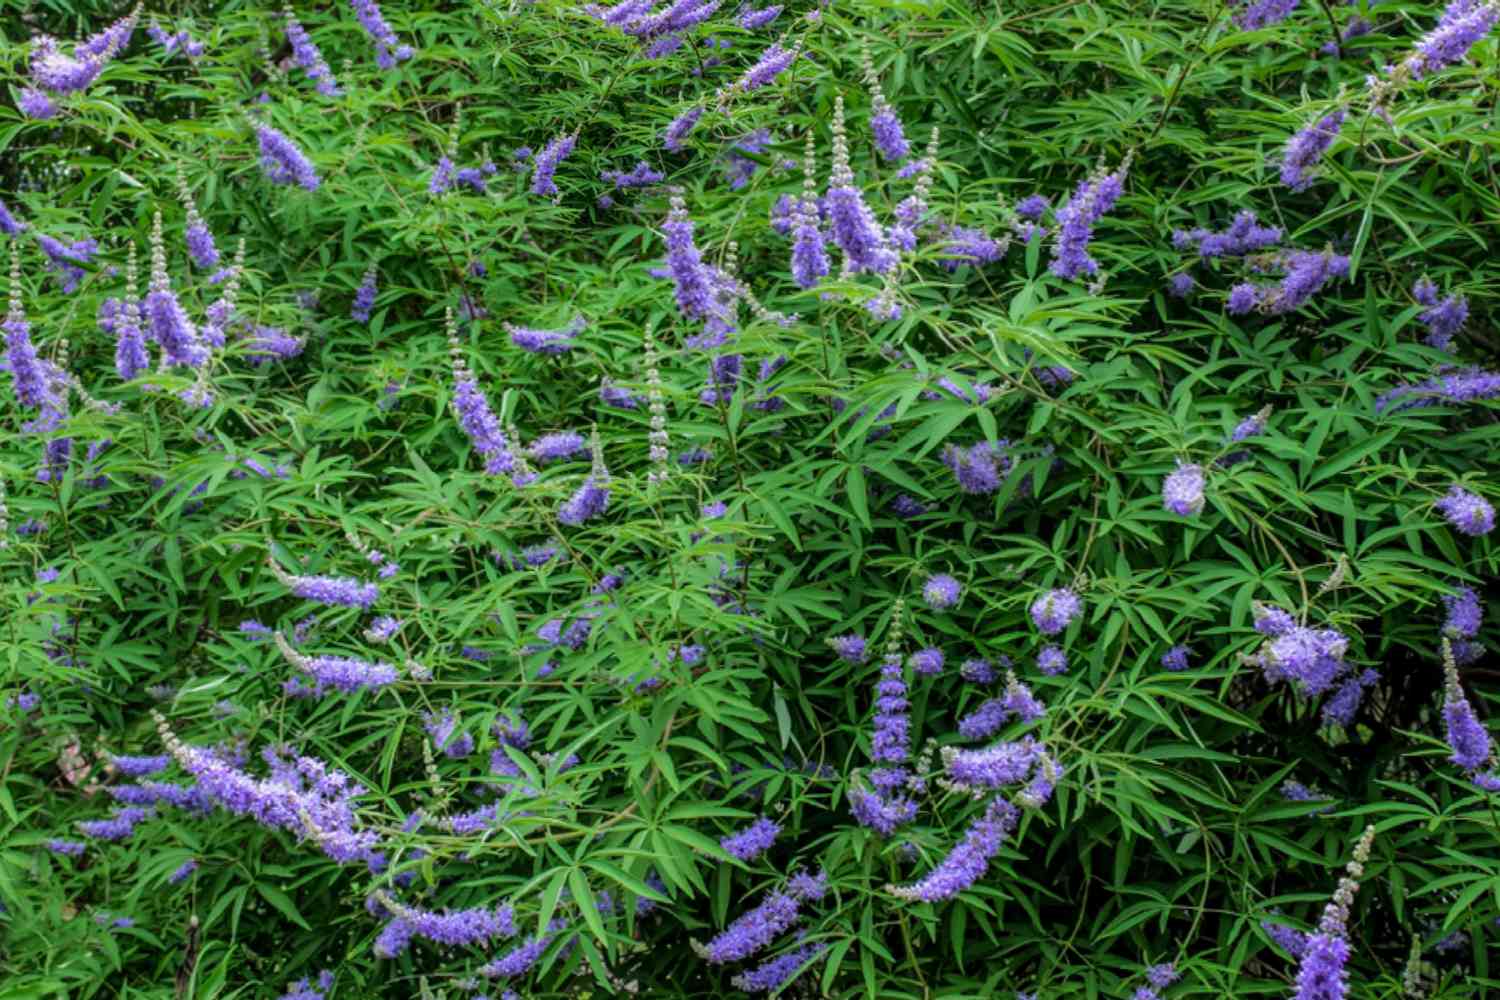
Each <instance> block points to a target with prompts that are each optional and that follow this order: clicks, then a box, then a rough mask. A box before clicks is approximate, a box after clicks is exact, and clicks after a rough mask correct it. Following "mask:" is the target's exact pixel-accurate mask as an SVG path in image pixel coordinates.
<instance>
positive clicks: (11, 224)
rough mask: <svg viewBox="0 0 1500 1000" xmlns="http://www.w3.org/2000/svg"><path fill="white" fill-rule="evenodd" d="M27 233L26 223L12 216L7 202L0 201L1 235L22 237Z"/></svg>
mask: <svg viewBox="0 0 1500 1000" xmlns="http://www.w3.org/2000/svg"><path fill="white" fill-rule="evenodd" d="M25 231H26V223H24V222H22V221H21V220H20V219H18V218H16V217H15V216H14V215H12V214H11V211H10V209H9V208H7V207H6V205H5V202H3V201H0V233H4V234H5V235H6V236H20V235H21V234H22V233H24V232H25Z"/></svg>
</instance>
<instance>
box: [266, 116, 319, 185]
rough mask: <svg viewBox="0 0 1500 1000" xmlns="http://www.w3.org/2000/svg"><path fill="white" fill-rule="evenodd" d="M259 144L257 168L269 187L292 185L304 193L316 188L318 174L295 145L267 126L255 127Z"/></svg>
mask: <svg viewBox="0 0 1500 1000" xmlns="http://www.w3.org/2000/svg"><path fill="white" fill-rule="evenodd" d="M255 136H256V139H257V140H258V141H259V142H260V166H261V169H262V170H263V171H265V175H266V178H267V179H268V180H269V181H271V183H273V184H291V183H293V182H295V183H296V184H297V185H298V186H299V187H301V188H302V189H304V190H306V191H316V190H317V189H318V184H319V180H318V172H317V170H316V169H315V168H314V167H313V165H312V161H310V160H309V159H308V158H307V155H306V154H305V153H303V152H302V150H300V149H298V148H297V145H296V143H294V142H292V140H290V139H288V138H287V137H286V136H285V135H283V134H282V133H281V132H279V131H277V130H276V129H274V128H272V127H271V126H269V125H265V124H259V125H256V126H255Z"/></svg>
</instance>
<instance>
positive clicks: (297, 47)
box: [286, 11, 343, 97]
mask: <svg viewBox="0 0 1500 1000" xmlns="http://www.w3.org/2000/svg"><path fill="white" fill-rule="evenodd" d="M286 40H287V41H288V42H289V43H290V44H291V46H292V58H293V59H294V60H296V62H297V65H298V66H301V67H302V71H303V72H304V73H306V74H307V78H308V79H309V80H311V81H313V83H315V84H316V85H317V90H318V93H320V94H322V95H323V96H324V97H338V96H339V95H340V94H342V93H343V91H342V90H340V89H339V84H338V81H337V80H335V79H334V78H333V70H331V69H329V68H328V63H327V62H325V61H324V60H323V53H321V52H319V51H318V47H317V46H316V45H314V44H313V40H312V39H311V38H309V37H308V35H307V31H306V30H305V29H304V28H303V27H302V24H301V22H299V21H298V20H297V18H296V17H294V16H293V15H292V14H291V12H290V11H288V12H287V14H286Z"/></svg>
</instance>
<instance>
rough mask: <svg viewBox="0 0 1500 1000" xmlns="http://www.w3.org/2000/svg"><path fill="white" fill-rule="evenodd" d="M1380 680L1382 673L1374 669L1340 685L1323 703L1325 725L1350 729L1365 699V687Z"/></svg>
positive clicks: (1348, 679) (1354, 676)
mask: <svg viewBox="0 0 1500 1000" xmlns="http://www.w3.org/2000/svg"><path fill="white" fill-rule="evenodd" d="M1379 680H1380V674H1379V673H1377V672H1376V671H1374V670H1366V671H1364V672H1363V673H1359V674H1355V675H1353V676H1351V677H1349V678H1347V679H1345V681H1344V682H1343V683H1342V684H1340V685H1339V688H1338V690H1336V691H1335V692H1334V693H1333V696H1332V697H1330V698H1329V699H1328V700H1327V701H1325V702H1324V703H1323V712H1322V717H1323V725H1325V726H1342V727H1343V728H1345V729H1348V728H1349V727H1350V726H1351V725H1353V724H1354V716H1355V715H1356V714H1357V713H1358V712H1359V706H1360V703H1361V702H1363V701H1364V696H1365V688H1368V687H1374V686H1375V684H1376V683H1377V682H1378V681H1379Z"/></svg>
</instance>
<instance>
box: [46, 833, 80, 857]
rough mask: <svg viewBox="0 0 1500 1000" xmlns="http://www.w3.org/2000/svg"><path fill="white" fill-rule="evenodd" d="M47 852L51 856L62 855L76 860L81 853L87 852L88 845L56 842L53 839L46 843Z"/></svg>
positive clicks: (64, 841)
mask: <svg viewBox="0 0 1500 1000" xmlns="http://www.w3.org/2000/svg"><path fill="white" fill-rule="evenodd" d="M47 850H49V851H51V852H52V853H53V854H63V855H66V856H67V857H70V858H77V857H81V856H82V855H83V852H84V851H86V850H88V845H87V844H84V843H81V842H79V841H77V840H58V839H57V838H55V837H54V838H53V839H52V840H49V841H47Z"/></svg>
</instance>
